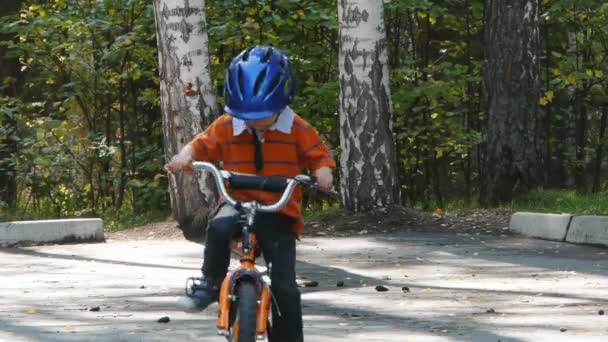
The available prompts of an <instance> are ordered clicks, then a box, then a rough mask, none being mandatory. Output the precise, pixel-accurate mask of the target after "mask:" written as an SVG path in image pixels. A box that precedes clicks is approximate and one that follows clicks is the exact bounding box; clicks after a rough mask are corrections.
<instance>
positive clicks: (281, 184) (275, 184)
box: [192, 162, 314, 212]
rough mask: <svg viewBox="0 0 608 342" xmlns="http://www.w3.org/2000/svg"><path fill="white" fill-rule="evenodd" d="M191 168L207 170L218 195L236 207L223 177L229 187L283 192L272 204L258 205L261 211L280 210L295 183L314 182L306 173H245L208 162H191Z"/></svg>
mask: <svg viewBox="0 0 608 342" xmlns="http://www.w3.org/2000/svg"><path fill="white" fill-rule="evenodd" d="M192 168H193V169H196V170H204V171H209V172H210V173H211V174H212V175H213V178H214V179H215V184H216V185H217V189H218V192H219V193H220V196H222V198H224V200H225V201H226V203H228V204H229V205H231V206H233V207H236V206H238V205H239V204H241V203H240V202H239V201H237V200H235V199H234V198H232V196H230V194H229V193H228V191H227V190H226V185H225V184H224V181H223V180H224V179H226V180H228V182H229V183H230V185H231V187H233V188H235V189H254V190H262V191H271V192H282V193H283V194H282V195H281V198H280V199H279V200H278V201H277V202H275V203H274V204H270V205H258V206H257V207H256V210H257V211H261V212H277V211H280V210H281V209H283V207H284V206H285V205H286V204H287V202H288V201H289V198H290V197H291V194H292V193H293V191H294V190H295V188H296V186H297V185H300V184H302V185H312V184H313V183H314V180H313V178H312V177H310V176H307V175H297V176H295V177H294V178H283V177H262V176H254V175H246V174H239V173H234V172H229V171H226V170H220V169H218V168H217V167H216V166H215V165H213V164H211V163H209V162H193V163H192Z"/></svg>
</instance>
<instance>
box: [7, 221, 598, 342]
mask: <svg viewBox="0 0 608 342" xmlns="http://www.w3.org/2000/svg"><path fill="white" fill-rule="evenodd" d="M202 252H203V247H202V246H201V245H199V244H195V243H191V242H187V241H181V240H140V241H108V242H106V243H94V244H74V245H52V246H36V247H22V248H2V249H0V260H1V261H2V268H1V269H0V341H210V342H213V341H223V340H224V339H223V338H222V337H219V336H217V335H216V333H215V328H214V324H215V316H216V312H215V308H216V306H215V305H214V306H212V307H211V308H210V309H211V310H209V311H207V312H202V313H196V314H191V313H183V312H180V311H179V310H178V309H176V308H175V299H176V297H177V296H179V295H181V294H182V293H183V285H184V284H185V280H186V278H187V277H188V276H192V275H198V270H199V268H200V263H201V256H202ZM297 271H298V275H299V276H300V277H302V278H303V279H308V280H314V281H317V282H318V283H319V285H318V286H317V287H310V288H302V289H301V290H302V293H303V306H304V325H305V336H306V341H323V342H324V341H329V342H331V341H395V342H397V341H399V342H404V341H503V342H504V341H549V340H551V341H608V248H598V247H590V246H581V245H572V244H565V243H557V242H548V241H542V240H534V239H527V238H520V237H489V236H487V237H484V236H469V235H455V234H439V233H408V234H398V235H382V236H361V237H351V238H330V237H324V238H306V239H304V240H303V241H302V242H300V243H299V245H298V265H297ZM338 282H343V283H344V286H342V287H338V286H337V283H338ZM377 286H383V287H384V288H386V289H387V291H383V292H379V291H377V290H376V287H377ZM603 312H607V314H604V315H602V314H601V313H603ZM165 316H167V317H169V318H170V321H169V322H168V323H159V322H157V321H158V319H159V318H161V317H165Z"/></svg>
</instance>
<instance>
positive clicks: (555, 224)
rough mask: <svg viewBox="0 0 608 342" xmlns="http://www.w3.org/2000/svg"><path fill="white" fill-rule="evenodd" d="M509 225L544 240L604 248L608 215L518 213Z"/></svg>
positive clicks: (607, 242)
mask: <svg viewBox="0 0 608 342" xmlns="http://www.w3.org/2000/svg"><path fill="white" fill-rule="evenodd" d="M509 228H510V229H511V230H513V231H515V232H518V233H520V234H523V235H527V236H531V237H536V238H540V239H545V240H553V241H564V242H571V243H577V244H589V245H601V246H606V247H608V216H574V215H569V214H540V213H526V212H518V213H515V214H513V215H512V216H511V221H510V223H509Z"/></svg>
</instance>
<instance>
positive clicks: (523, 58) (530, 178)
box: [480, 0, 543, 205]
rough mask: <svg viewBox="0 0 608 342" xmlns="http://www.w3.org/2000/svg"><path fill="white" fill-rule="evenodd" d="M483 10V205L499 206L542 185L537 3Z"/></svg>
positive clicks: (492, 4)
mask: <svg viewBox="0 0 608 342" xmlns="http://www.w3.org/2000/svg"><path fill="white" fill-rule="evenodd" d="M485 11H486V13H485V21H486V26H485V42H484V43H485V53H486V61H485V64H486V65H485V73H484V88H485V96H486V99H485V100H486V101H487V102H486V105H487V108H486V110H487V112H486V115H487V117H486V120H487V121H486V127H485V132H484V133H483V150H484V152H485V153H484V158H483V166H482V172H483V174H482V177H481V191H480V202H481V203H482V204H483V205H496V204H499V203H504V202H508V201H510V200H511V199H512V197H513V194H514V193H515V192H518V191H526V190H528V189H530V188H532V187H534V186H535V185H537V184H539V182H540V180H542V167H541V165H542V156H543V155H542V152H541V150H542V146H543V145H542V141H543V140H542V137H541V136H540V133H541V132H540V124H541V122H540V119H539V110H538V100H539V96H540V94H539V93H540V78H539V75H540V62H539V51H540V40H539V23H538V0H517V1H503V0H487V1H486V9H485Z"/></svg>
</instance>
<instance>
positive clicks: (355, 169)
mask: <svg viewBox="0 0 608 342" xmlns="http://www.w3.org/2000/svg"><path fill="white" fill-rule="evenodd" d="M338 17H339V22H340V56H339V67H340V146H341V147H342V154H341V158H340V169H341V179H340V182H341V192H342V199H343V202H344V205H345V206H346V208H347V209H349V210H355V211H358V210H367V209H371V208H374V207H384V206H387V205H390V204H394V203H399V201H400V198H399V194H400V191H399V184H398V181H397V175H396V171H397V170H396V157H395V144H394V141H393V130H392V117H391V116H392V114H391V99H390V89H389V84H388V68H387V65H386V63H387V53H386V33H385V30H384V5H383V2H382V1H356V0H340V1H339V2H338Z"/></svg>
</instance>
